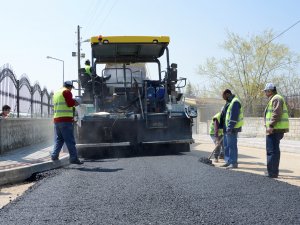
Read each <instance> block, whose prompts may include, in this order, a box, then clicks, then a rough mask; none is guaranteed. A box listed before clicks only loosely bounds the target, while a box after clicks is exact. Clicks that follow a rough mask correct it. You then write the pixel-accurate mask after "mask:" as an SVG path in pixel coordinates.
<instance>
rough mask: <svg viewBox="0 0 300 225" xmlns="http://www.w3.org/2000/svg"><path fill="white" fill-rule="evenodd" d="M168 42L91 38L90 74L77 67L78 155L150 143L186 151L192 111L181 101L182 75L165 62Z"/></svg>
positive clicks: (146, 146) (153, 146)
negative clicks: (80, 92) (80, 89)
mask: <svg viewBox="0 0 300 225" xmlns="http://www.w3.org/2000/svg"><path fill="white" fill-rule="evenodd" d="M169 41H170V38H169V37H167V36H94V37H91V39H90V42H91V50H92V54H91V74H89V73H87V72H86V70H85V69H84V68H82V69H81V70H80V83H81V87H82V93H83V94H82V96H79V97H80V98H81V105H80V107H79V109H78V110H77V117H78V121H77V127H76V138H77V147H78V149H79V152H80V154H81V155H82V156H83V157H95V156H97V155H99V153H100V152H101V154H104V152H105V151H107V152H109V151H110V150H111V149H114V148H124V147H125V148H126V149H127V150H128V151H129V152H132V153H133V152H141V151H145V150H146V149H149V146H150V148H151V149H152V150H153V149H156V152H158V151H163V150H164V149H165V148H166V147H169V149H172V151H174V152H181V151H189V150H190V144H191V143H192V142H193V139H192V125H193V118H195V117H196V116H197V110H196V109H195V108H194V107H192V106H189V105H187V104H185V101H184V97H183V94H182V93H181V90H182V88H183V87H184V86H185V85H186V78H179V77H178V76H177V64H175V63H172V64H170V62H169V50H168V45H169ZM163 56H164V57H163ZM162 65H164V68H162ZM149 68H152V71H150V69H149ZM153 71H154V72H153ZM150 72H151V73H150ZM153 73H155V74H153ZM150 76H151V77H154V78H151V77H150ZM101 154H100V155H101Z"/></svg>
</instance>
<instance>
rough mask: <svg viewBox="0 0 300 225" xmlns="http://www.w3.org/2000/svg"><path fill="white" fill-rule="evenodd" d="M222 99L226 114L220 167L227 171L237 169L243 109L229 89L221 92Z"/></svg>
mask: <svg viewBox="0 0 300 225" xmlns="http://www.w3.org/2000/svg"><path fill="white" fill-rule="evenodd" d="M223 99H224V100H225V101H226V103H227V104H226V114H225V115H224V116H225V118H223V120H224V124H223V125H224V131H225V134H224V136H225V139H224V150H225V151H224V152H225V156H224V160H225V162H226V163H225V164H224V165H222V167H226V168H227V169H234V168H238V148H237V136H238V133H239V132H241V131H242V126H243V124H244V114H243V107H242V104H241V102H240V100H239V99H238V98H237V97H236V96H235V95H233V94H232V92H231V91H230V90H229V89H226V90H225V91H224V92H223Z"/></svg>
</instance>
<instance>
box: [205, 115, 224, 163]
mask: <svg viewBox="0 0 300 225" xmlns="http://www.w3.org/2000/svg"><path fill="white" fill-rule="evenodd" d="M221 112H222V110H221ZM221 112H218V113H217V114H216V115H214V116H213V118H212V122H211V124H210V129H209V134H210V137H211V139H212V140H213V142H214V143H215V145H216V146H217V148H216V150H215V151H214V157H215V160H214V162H216V163H217V162H219V158H220V159H221V158H224V149H223V129H222V128H221V127H220V118H221Z"/></svg>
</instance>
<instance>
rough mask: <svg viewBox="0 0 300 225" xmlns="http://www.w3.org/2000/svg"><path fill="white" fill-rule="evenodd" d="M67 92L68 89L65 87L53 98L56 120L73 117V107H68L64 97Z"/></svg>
mask: <svg viewBox="0 0 300 225" xmlns="http://www.w3.org/2000/svg"><path fill="white" fill-rule="evenodd" d="M65 90H67V88H65V87H64V88H62V89H60V90H59V91H57V92H56V93H55V94H54V96H53V104H54V118H60V117H73V107H69V106H67V103H66V100H65V97H64V96H63V92H64V91H65Z"/></svg>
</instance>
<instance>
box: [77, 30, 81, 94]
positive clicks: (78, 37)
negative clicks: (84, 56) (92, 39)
mask: <svg viewBox="0 0 300 225" xmlns="http://www.w3.org/2000/svg"><path fill="white" fill-rule="evenodd" d="M77 59H78V95H79V96H80V95H81V84H80V71H79V70H80V68H81V66H80V26H79V25H78V26H77Z"/></svg>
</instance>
